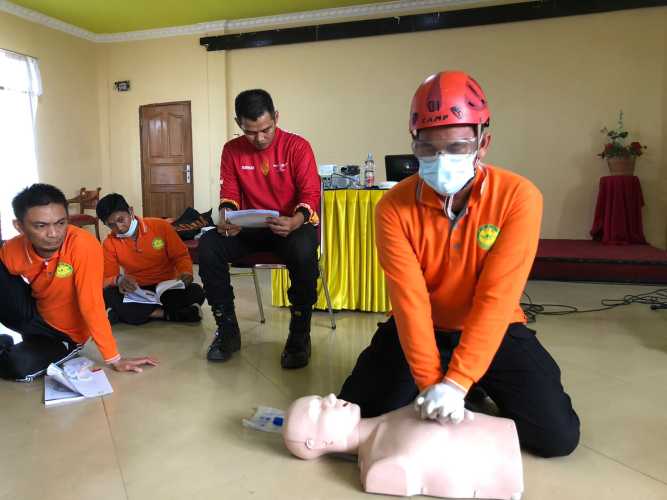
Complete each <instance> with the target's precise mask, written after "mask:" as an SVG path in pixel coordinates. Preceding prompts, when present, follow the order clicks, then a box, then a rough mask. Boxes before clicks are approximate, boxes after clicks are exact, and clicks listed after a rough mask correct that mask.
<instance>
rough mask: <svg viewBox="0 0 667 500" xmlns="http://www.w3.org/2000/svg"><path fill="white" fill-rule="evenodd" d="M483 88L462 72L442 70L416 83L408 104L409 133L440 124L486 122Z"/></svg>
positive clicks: (477, 123)
mask: <svg viewBox="0 0 667 500" xmlns="http://www.w3.org/2000/svg"><path fill="white" fill-rule="evenodd" d="M490 117H491V115H490V113H489V108H488V106H487V102H486V96H485V95H484V91H483V90H482V87H480V86H479V84H478V83H477V82H476V81H475V79H474V78H473V77H471V76H470V75H468V74H467V73H464V72H463V71H441V72H440V73H436V74H435V75H431V76H429V77H428V78H427V79H426V80H424V82H423V83H422V84H421V85H420V86H419V88H418V89H417V92H415V95H414V97H413V98H412V104H411V105H410V133H411V134H412V135H413V136H414V135H416V133H417V131H418V130H421V129H423V128H430V127H440V126H442V125H488V123H489V118H490Z"/></svg>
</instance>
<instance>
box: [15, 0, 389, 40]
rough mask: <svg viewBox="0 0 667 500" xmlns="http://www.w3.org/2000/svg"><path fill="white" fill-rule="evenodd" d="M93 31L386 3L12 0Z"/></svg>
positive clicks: (330, 0) (356, 0)
mask: <svg viewBox="0 0 667 500" xmlns="http://www.w3.org/2000/svg"><path fill="white" fill-rule="evenodd" d="M11 2H12V3H14V4H17V5H20V6H22V7H27V8H28V9H32V10H35V11H37V12H40V13H42V14H46V15H47V16H50V17H53V18H56V19H59V20H61V21H64V22H66V23H69V24H73V25H74V26H78V27H79V28H83V29H86V30H88V31H91V32H93V33H121V32H126V31H138V30H147V29H155V28H168V27H173V26H184V25H188V24H197V23H204V22H210V21H220V20H234V19H244V18H250V17H262V16H273V15H279V14H288V13H293V12H304V11H309V10H319V9H328V8H334V7H349V6H351V5H360V4H371V3H384V2H386V0H189V1H185V2H184V1H183V0H11Z"/></svg>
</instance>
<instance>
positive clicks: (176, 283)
mask: <svg viewBox="0 0 667 500" xmlns="http://www.w3.org/2000/svg"><path fill="white" fill-rule="evenodd" d="M167 290H185V283H183V282H182V281H181V280H167V281H162V282H160V284H158V286H156V287H155V291H154V292H151V291H150V290H144V289H143V288H139V287H137V289H136V290H135V291H134V292H130V293H126V294H125V296H124V297H123V302H124V303H125V304H127V303H129V302H133V303H135V304H157V305H160V304H162V302H161V298H162V294H163V293H164V292H166V291H167Z"/></svg>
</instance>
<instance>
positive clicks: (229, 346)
mask: <svg viewBox="0 0 667 500" xmlns="http://www.w3.org/2000/svg"><path fill="white" fill-rule="evenodd" d="M211 310H212V311H213V317H214V318H215V323H216V325H218V329H217V330H216V331H215V338H214V339H213V342H211V345H210V346H208V352H207V353H206V359H208V360H209V361H227V360H228V359H229V358H231V357H232V353H234V352H236V351H238V350H239V349H241V332H240V330H239V323H238V321H237V320H236V313H235V312H234V310H233V309H232V310H231V312H228V311H226V310H223V308H222V307H221V306H211Z"/></svg>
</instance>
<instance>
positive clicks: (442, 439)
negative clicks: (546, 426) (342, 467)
mask: <svg viewBox="0 0 667 500" xmlns="http://www.w3.org/2000/svg"><path fill="white" fill-rule="evenodd" d="M369 420H371V421H372V422H368V423H372V424H376V425H375V428H374V430H372V431H371V432H370V434H369V435H368V437H367V438H366V439H365V440H363V441H361V442H360V444H359V449H358V455H359V467H360V469H361V482H362V484H363V486H364V490H366V491H367V492H369V493H383V494H390V495H403V496H410V495H429V496H435V497H448V498H497V499H510V498H511V499H518V498H520V497H521V492H522V491H523V472H522V465H521V451H520V449H519V442H518V439H517V434H516V428H515V425H514V422H512V421H511V420H508V419H504V418H497V417H490V416H487V415H483V414H475V415H474V419H473V420H469V419H466V420H464V421H463V422H461V423H460V424H451V423H444V424H441V423H439V422H437V421H432V420H421V419H420V418H419V417H418V415H417V414H416V413H415V411H414V410H413V409H412V407H405V408H401V409H399V410H396V411H393V412H390V413H387V414H386V415H383V416H381V417H378V418H377V419H369ZM364 423H365V421H362V425H364Z"/></svg>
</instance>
